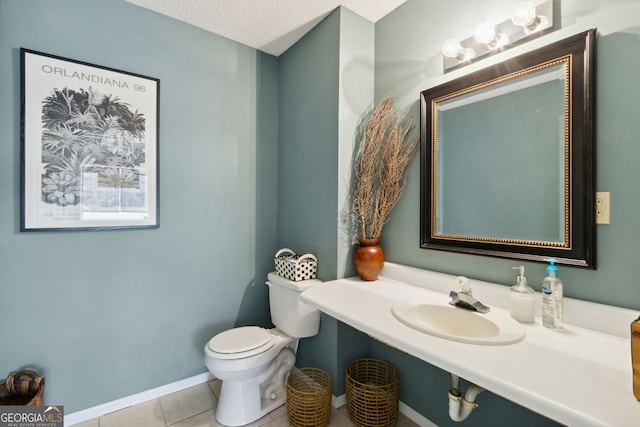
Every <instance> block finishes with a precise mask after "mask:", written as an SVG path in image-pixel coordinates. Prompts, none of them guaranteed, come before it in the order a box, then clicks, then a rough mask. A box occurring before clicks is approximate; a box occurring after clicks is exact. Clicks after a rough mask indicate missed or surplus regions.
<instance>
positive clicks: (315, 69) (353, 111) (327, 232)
mask: <svg viewBox="0 0 640 427" xmlns="http://www.w3.org/2000/svg"><path fill="white" fill-rule="evenodd" d="M373 29H374V28H373V24H372V23H371V22H368V21H366V20H365V19H363V18H362V17H360V16H357V15H356V14H354V13H353V12H351V11H349V10H347V9H338V10H336V11H334V12H333V13H331V14H330V15H329V16H327V17H326V18H325V19H324V20H323V21H321V22H320V23H319V24H318V25H317V26H316V27H314V28H313V29H312V30H311V31H310V32H309V33H308V34H306V35H305V36H304V37H303V38H302V39H301V40H300V41H298V42H297V43H296V44H295V45H294V46H293V47H291V48H290V49H289V50H287V51H286V52H285V53H284V54H283V55H282V56H280V57H279V58H278V59H279V67H280V68H279V76H280V80H279V91H280V92H279V97H278V99H279V100H280V107H279V117H280V122H279V127H278V128H279V146H278V153H279V155H278V242H279V245H280V246H283V247H289V248H291V249H293V250H294V251H296V252H298V253H305V252H312V253H314V254H316V255H317V256H318V259H319V262H318V277H319V278H320V279H322V280H333V279H336V278H338V277H344V274H345V269H349V270H347V271H348V272H351V271H352V267H351V265H350V263H349V266H348V267H347V266H346V265H345V264H346V263H345V262H344V259H340V258H339V256H338V255H337V254H339V253H341V251H344V250H345V247H347V248H346V249H347V250H348V246H349V245H348V242H345V241H344V238H343V237H341V231H342V230H341V210H342V206H343V205H344V192H345V186H346V184H347V183H346V181H345V180H344V179H343V177H344V176H345V174H347V175H348V172H349V167H350V162H349V159H350V154H351V144H352V141H353V129H354V128H355V123H356V121H357V120H358V118H359V117H360V116H361V114H362V112H363V111H364V110H365V109H366V108H367V107H368V106H369V104H370V103H371V102H373V69H372V64H373V40H374V37H373V36H374V31H373ZM362 64H368V67H367V66H364V67H363V66H362ZM360 335H361V334H359V333H358V332H356V331H354V330H353V329H351V328H349V327H348V326H346V325H344V324H342V323H340V322H337V321H336V320H335V319H332V318H331V317H329V316H325V315H323V317H322V322H321V329H320V333H319V334H318V335H317V336H315V337H312V338H307V339H304V340H301V342H300V347H299V350H298V359H297V365H298V366H316V367H319V368H322V369H325V370H326V371H327V372H329V373H330V374H331V376H332V378H333V383H334V391H335V393H336V394H341V393H342V392H343V390H344V378H343V375H344V374H343V372H344V366H345V364H346V363H347V361H348V360H350V359H349V358H350V357H351V356H352V355H354V354H357V355H363V354H366V353H367V352H368V339H367V338H366V337H365V338H363V337H361V336H360Z"/></svg>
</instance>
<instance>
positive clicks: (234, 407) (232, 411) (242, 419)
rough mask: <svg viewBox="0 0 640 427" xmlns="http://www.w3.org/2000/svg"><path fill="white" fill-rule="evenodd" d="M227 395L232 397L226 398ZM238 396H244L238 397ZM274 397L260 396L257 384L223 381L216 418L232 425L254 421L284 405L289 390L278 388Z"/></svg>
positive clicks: (232, 426) (234, 426)
mask: <svg viewBox="0 0 640 427" xmlns="http://www.w3.org/2000/svg"><path fill="white" fill-rule="evenodd" d="M247 386H248V387H247ZM226 396H228V397H230V398H229V399H225V397H226ZM238 396H242V398H241V399H238V398H237V397H238ZM272 397H274V398H273V399H271V398H260V395H259V387H258V386H257V385H253V386H251V385H248V384H247V383H242V382H225V381H223V382H222V388H221V389H220V400H219V401H218V407H217V409H216V420H217V421H218V422H219V423H220V424H223V425H225V426H230V427H237V426H243V425H246V424H249V423H252V422H254V421H256V420H258V419H260V418H262V417H264V416H265V415H267V414H268V413H269V412H271V411H273V410H275V409H277V408H279V407H280V406H282V405H283V404H284V403H285V402H286V400H287V391H286V389H282V390H278V391H276V392H275V393H273V396H272Z"/></svg>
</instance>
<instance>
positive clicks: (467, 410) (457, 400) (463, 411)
mask: <svg viewBox="0 0 640 427" xmlns="http://www.w3.org/2000/svg"><path fill="white" fill-rule="evenodd" d="M483 391H484V389H483V388H482V387H480V386H477V385H475V384H471V385H470V386H469V388H468V389H467V392H466V393H465V394H464V397H462V394H461V393H460V378H459V377H458V376H457V375H454V374H451V390H449V417H451V419H452V420H453V421H457V422H459V421H464V420H465V419H467V417H468V416H469V414H471V411H473V410H474V409H475V408H477V407H478V404H477V403H476V397H477V396H478V395H479V394H480V393H482V392H483Z"/></svg>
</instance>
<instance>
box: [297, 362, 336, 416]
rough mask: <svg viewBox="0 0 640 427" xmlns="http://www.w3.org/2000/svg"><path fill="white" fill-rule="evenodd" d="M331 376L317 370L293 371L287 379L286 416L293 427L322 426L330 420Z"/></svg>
mask: <svg viewBox="0 0 640 427" xmlns="http://www.w3.org/2000/svg"><path fill="white" fill-rule="evenodd" d="M332 387H333V384H332V381H331V376H330V375H329V374H328V373H327V372H325V371H323V370H322V369H318V368H300V369H294V370H293V371H291V373H290V374H289V378H287V415H288V417H289V424H291V425H292V426H293V427H307V426H322V427H325V426H327V425H328V424H329V420H330V419H331V388H332Z"/></svg>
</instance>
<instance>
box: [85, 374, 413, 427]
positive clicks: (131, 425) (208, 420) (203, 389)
mask: <svg viewBox="0 0 640 427" xmlns="http://www.w3.org/2000/svg"><path fill="white" fill-rule="evenodd" d="M219 392H220V381H219V380H212V381H209V382H208V383H204V384H200V385H197V386H194V387H191V388H188V389H185V390H182V391H179V392H176V393H173V394H170V395H167V396H163V397H160V398H158V399H153V400H149V401H147V402H143V403H140V404H138V405H135V406H131V407H129V408H125V409H121V410H119V411H116V412H112V413H110V414H106V415H103V416H101V417H99V418H94V419H92V420H88V421H85V422H83V423H80V424H76V425H75V426H76V427H167V426H171V427H219V426H220V424H218V422H217V421H216V418H215V407H216V405H217V403H218V398H217V396H218V393H219ZM288 425H289V421H288V419H287V409H286V407H285V406H281V407H280V408H278V409H276V410H275V411H273V412H271V413H270V414H268V415H266V416H264V417H263V418H261V419H259V420H258V421H255V422H253V423H251V424H249V426H250V427H258V426H260V427H286V426H288ZM397 425H398V426H401V427H417V424H416V423H414V422H413V421H411V420H409V419H408V418H407V417H405V416H404V415H402V414H400V417H399V420H398V424H397ZM353 426H354V424H353V423H352V422H351V421H350V420H349V417H348V415H347V412H346V406H343V407H342V408H339V409H337V410H336V409H335V408H334V410H333V411H331V423H330V424H329V427H353Z"/></svg>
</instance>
